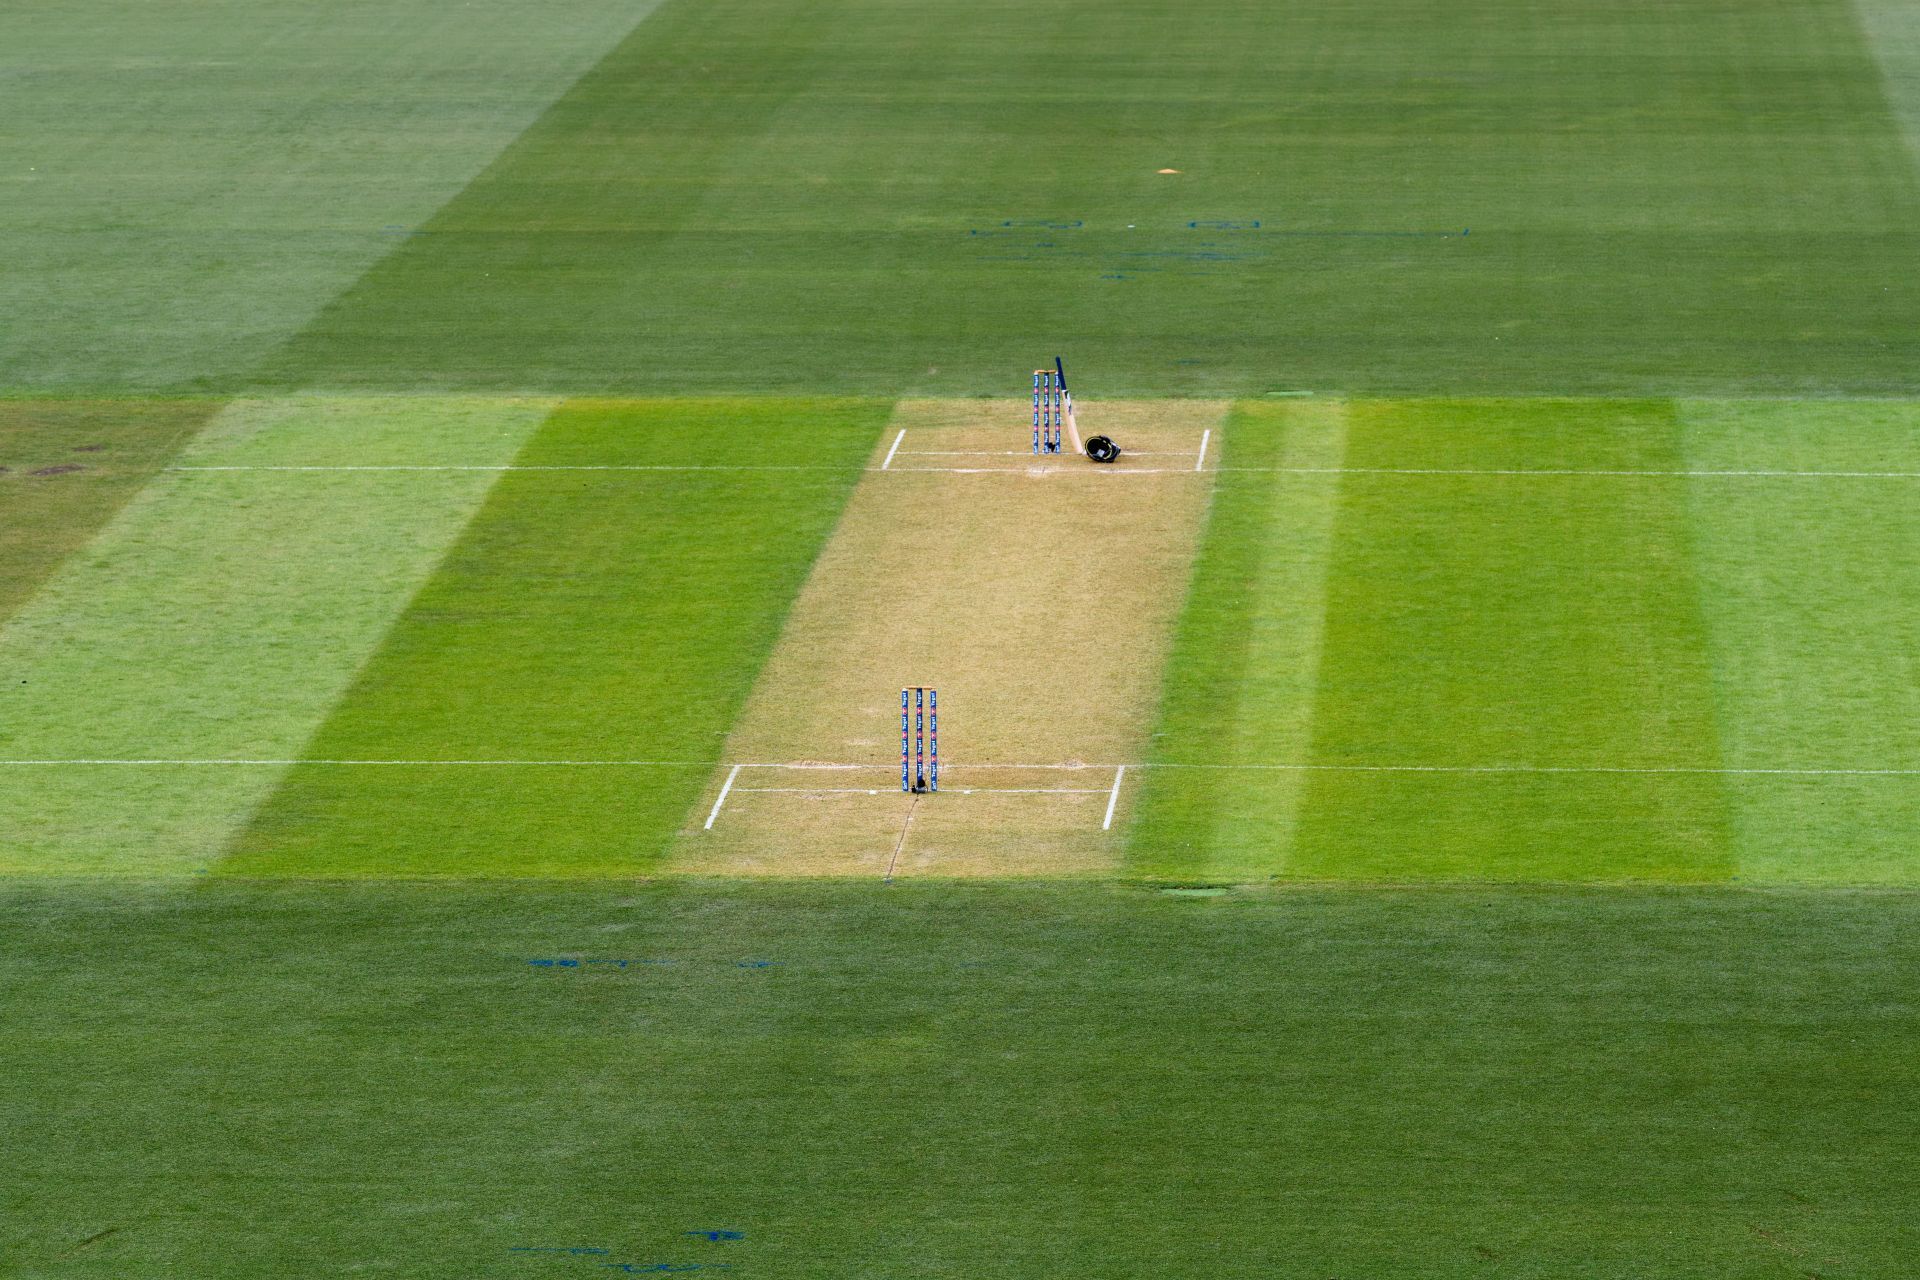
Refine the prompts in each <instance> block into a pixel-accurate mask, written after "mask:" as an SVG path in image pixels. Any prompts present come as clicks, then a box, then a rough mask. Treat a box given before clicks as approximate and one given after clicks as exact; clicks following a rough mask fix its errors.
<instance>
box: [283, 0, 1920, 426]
mask: <svg viewBox="0 0 1920 1280" xmlns="http://www.w3.org/2000/svg"><path fill="white" fill-rule="evenodd" d="M1885 22H1886V23H1887V24H1888V26H1889V28H1890V29H1891V28H1900V29H1902V30H1907V29H1910V28H1911V27H1912V25H1913V21H1912V19H1911V18H1910V17H1902V16H1899V15H1888V16H1886V17H1885ZM1883 43H1890V42H1883ZM1885 83H1886V81H1885V80H1884V79H1883V73H1882V69H1881V66H1880V64H1879V63H1878V62H1876V59H1875V56H1874V51H1873V48H1870V47H1869V45H1868V43H1867V42H1866V40H1865V39H1863V36H1862V32H1861V28H1860V27H1859V25H1858V23H1857V21H1856V17H1855V13H1854V10H1853V8H1852V6H1851V5H1850V3H1849V2H1848V0H1770V2H1768V3H1759V4H1743V5H1727V4H1723V3H1717V2H1708V0H1680V2H1678V3H1673V4H1666V5H1661V6H1658V7H1657V8H1649V7H1643V6H1634V7H1628V8H1622V7H1620V6H1618V5H1613V4H1597V3H1594V4H1572V5H1554V6H1545V7H1543V6H1539V5H1534V4H1528V3H1522V2H1521V0H1495V2H1492V3H1485V4H1478V5H1469V6H1458V5H1455V6H1445V7H1420V6H1408V5H1393V6H1384V5H1380V4H1356V5H1331V4H1326V5H1322V4H1298V5H1285V6H1272V5H1260V4H1244V3H1239V2H1237V0H1222V2H1213V3H1204V4H1182V5H1172V4H1145V5H1137V4H1136V5H1114V4H1111V3H1106V2H1105V0H1073V2H1071V3H1061V4H1053V5H1049V6H1048V8H1047V10H1046V13H1045V14H1044V15H1036V14H1034V13H1033V11H1032V10H1031V8H1030V7H1029V6H1025V5H1017V4H1006V3H995V4H987V5H981V4H968V5H959V4H924V3H904V2H901V0H861V2H859V3H855V2H852V0H838V2H835V3H828V4H805V5H803V4H798V3H789V2H785V0H782V2H781V3H774V4H768V3H765V2H764V0H673V2H671V3H668V4H667V5H665V6H664V7H662V9H661V10H660V11H659V12H658V13H657V14H656V15H655V16H654V17H653V18H652V19H651V20H649V21H648V22H646V23H644V24H642V25H641V26H640V27H638V28H636V29H635V31H634V32H633V34H632V35H631V36H630V37H629V38H628V39H627V40H626V41H625V42H624V43H622V44H621V45H620V46H618V47H617V48H615V49H614V50H612V51H611V52H610V53H609V54H608V55H607V56H606V57H605V59H604V60H603V61H602V62H601V63H600V64H599V65H598V66H597V67H595V68H594V70H593V71H592V72H591V73H590V74H589V75H587V76H585V77H583V78H582V79H581V80H580V81H579V83H578V84H577V85H575V86H574V88H573V89H572V90H571V91H569V92H568V93H567V94H566V95H565V96H564V97H562V98H561V99H560V100H559V101H558V102H556V103H555V105H554V106H553V108H552V109H551V110H550V111H549V112H548V113H547V114H546V115H545V116H543V117H542V118H541V119H540V121H539V122H538V123H536V124H535V125H534V126H533V127H532V128H530V129H529V130H528V131H527V132H526V133H525V134H524V135H523V136H522V137H520V138H519V139H518V140H517V141H516V142H515V144H514V145H513V146H512V147H510V148H508V149H507V150H506V151H504V152H503V153H502V154H501V156H500V157H499V159H498V160H497V161H495V163H494V164H493V165H491V166H490V167H489V168H488V169H487V170H486V172H485V173H483V174H481V175H480V176H479V178H478V179H476V181H475V182H474V183H473V184H472V185H470V186H469V187H467V188H466V190H464V191H463V192H462V193H461V194H460V195H459V196H458V197H457V198H455V199H453V200H452V201H450V202H449V203H448V204H447V205H446V206H445V207H444V208H443V209H441V210H440V211H439V212H438V213H437V214H436V215H435V216H434V217H433V218H432V219H431V220H430V221H428V222H426V223H425V224H424V226H423V227H422V228H421V231H422V234H420V235H418V236H416V237H414V238H412V239H410V240H408V241H406V242H405V243H404V244H403V245H399V246H397V247H396V248H395V249H394V251H393V252H392V253H391V254H389V255H388V256H386V257H385V258H383V259H382V260H381V262H380V263H379V265H378V266H377V267H376V268H375V269H374V270H372V271H370V272H369V273H368V274H367V275H366V276H364V277H363V278H362V279H360V280H359V281H358V282H357V283H356V284H355V285H354V286H353V288H351V289H350V290H348V291H346V292H345V293H344V294H342V295H341V296H340V297H339V298H338V299H337V300H336V301H335V302H333V303H332V304H331V305H330V306H328V307H327V308H326V310H325V311H324V312H323V313H322V314H321V315H320V316H319V317H318V318H317V319H316V320H315V322H314V323H313V324H312V325H311V326H309V327H308V328H307V329H306V330H305V331H303V332H302V333H301V334H300V335H299V336H298V337H297V338H295V339H294V340H292V341H291V342H290V343H289V344H288V345H287V346H286V347H285V348H284V349H283V350H281V351H280V352H278V353H277V354H275V355H274V356H273V358H272V359H270V360H269V361H268V362H267V363H266V365H265V371H264V375H263V376H265V377H267V378H269V379H270V380H272V381H274V382H276V383H279V384H284V385H290V386H304V385H309V384H312V383H316V382H317V383H321V384H329V385H355V386H361V385H372V386H394V385H406V386H411V385H425V386H433V387H474V386H480V387H489V388H493V387H506V388H526V387H536V388H538V387H558V388H561V389H565V390H576V391H577V390H581V389H589V388H599V387H607V388H619V389H635V390H642V391H646V392H664V393H673V392H679V391H685V390H688V389H696V390H699V389H722V390H740V391H764V390H774V391H790V392H801V393H818V392H821V391H834V390H855V391H860V392H864V393H868V394H880V395H889V396H891V395H895V394H900V393H902V392H905V391H918V392H925V393H940V394H946V393H960V394H975V395H978V394H1004V393H1005V391H1006V390H1007V388H1008V386H1009V385H1010V384H1009V382H1008V377H1009V374H1008V372H1007V371H1008V370H1010V369H1011V370H1018V369H1021V368H1030V367H1031V361H1032V360H1033V359H1034V358H1035V353H1036V352H1038V353H1046V352H1051V351H1054V350H1056V349H1065V350H1067V351H1069V353H1070V354H1072V356H1073V358H1074V360H1075V364H1076V368H1077V370H1078V371H1079V376H1080V377H1081V378H1082V379H1083V383H1084V385H1086V386H1089V387H1094V386H1097V387H1099V388H1100V389H1101V390H1102V391H1103V392H1105V393H1107V394H1113V395H1122V394H1124V395H1142V396H1150V395H1159V394H1165V393H1168V392H1174V393H1182V392H1187V393H1203V394H1248V393H1257V392H1259V391H1264V390H1266V389H1269V388H1272V387H1283V388H1288V387H1307V388H1315V389H1321V390H1325V389H1329V388H1331V389H1339V390H1352V389H1369V390H1376V391H1407V390H1417V391H1432V390H1445V391H1473V392H1479V391H1487V390H1491V391H1494V392H1498V393H1508V392H1513V391H1516V390H1524V391H1530V392H1539V393H1546V394H1566V393H1572V392H1604V393H1614V394H1638V393H1642V392H1652V393H1657V394H1671V393H1673V392H1675V391H1678V390H1682V389H1691V390H1698V391H1705V392H1711V393H1714V394H1740V393H1745V392H1753V391H1757V390H1763V389H1764V390H1776V391H1788V392H1804V391H1812V392H1831V391H1842V390H1850V391H1871V392H1902V393H1905V392H1912V391H1913V390H1914V389H1915V388H1916V386H1920V380H1917V379H1916V375H1915V373H1914V370H1915V369H1916V368H1920V339H1917V338H1916V337H1915V334H1916V333H1920V280H1916V279H1915V277H1914V276H1913V273H1911V272H1907V271H1903V270H1900V269H1898V268H1897V267H1895V266H1894V265H1893V264H1896V263H1900V262H1904V261H1907V260H1910V259H1911V258H1912V257H1913V256H1914V254H1915V252H1916V250H1920V182H1916V179H1915V174H1914V170H1913V165H1912V163H1911V160H1912V157H1911V155H1910V153H1909V150H1908V147H1907V138H1908V135H1907V134H1906V132H1905V131H1904V130H1903V121H1904V120H1905V119H1907V117H1906V116H1905V115H1904V114H1902V111H1901V110H1899V109H1896V107H1895V106H1894V105H1892V102H1891V101H1890V99H1889V97H1888V96H1887V94H1886V92H1885V91H1884V85H1885ZM1895 101H1897V100H1895ZM1163 168H1173V169H1178V170H1179V171H1180V172H1179V173H1178V174H1174V175H1163V174H1160V173H1159V172H1158V170H1160V169H1163ZM1255 224H1257V225H1255Z"/></svg>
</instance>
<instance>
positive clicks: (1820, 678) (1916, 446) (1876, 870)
mask: <svg viewBox="0 0 1920 1280" xmlns="http://www.w3.org/2000/svg"><path fill="white" fill-rule="evenodd" d="M1683 413H1684V416H1685V421H1686V425H1687V434H1686V440H1687V450H1688V456H1689V461H1690V462H1691V464H1692V465H1693V466H1695V467H1699V468H1726V469H1756V470H1767V469H1787V470H1856V471H1909V472H1920V405H1914V404H1911V403H1897V404H1892V403H1862V402H1851V403H1807V402H1802V403H1781V402H1724V401H1708V402H1698V401H1696V402H1690V403H1687V404H1686V405H1684V406H1683ZM1688 491H1689V495H1690V502H1691V508H1692V518H1693V523H1694V527H1695V531H1696V532H1695V538H1696V542H1697V545H1698V554H1699V564H1700V580H1701V583H1702V589H1703V599H1704V602H1705V610H1706V618H1707V621H1708V623H1709V626H1710V630H1711V634H1712V638H1713V654H1714V661H1713V671H1714V685H1715V689H1716V692H1717V697H1718V702H1719V712H1718V718H1719V721H1720V725H1721V737H1722V742H1723V745H1724V751H1725V755H1726V762H1727V764H1729V765H1731V766H1737V767H1743V768H1799V769H1857V770H1878V769H1917V768H1920V662H1917V661H1916V658H1915V639H1914V638H1915V637H1916V636H1920V480H1897V479H1895V480H1887V479H1871V478H1840V477H1836V478H1833V479H1818V478H1813V477H1801V478H1779V479H1766V480H1739V479H1721V480H1714V481H1695V482H1692V483H1691V484H1690V485H1689V489H1688ZM1728 793H1729V796H1730V797H1731V800H1732V806H1733V807H1732V813H1733V820H1734V823H1735V829H1736V832H1737V835H1738V847H1739V853H1740V876H1741V878H1742V879H1743V880H1754V881H1795V882H1851V883H1876V882H1877V883H1913V882H1914V881H1916V880H1920V848H1917V847H1916V844H1915V838H1914V837H1915V833H1916V832H1920V777H1916V776H1901V775H1888V774H1872V773H1860V774H1850V775H1849V774H1832V775H1816V776H1783V775H1749V776H1742V777H1736V778H1733V779H1730V780H1729V785H1728Z"/></svg>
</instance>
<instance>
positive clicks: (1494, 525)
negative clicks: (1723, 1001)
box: [1288, 401, 1734, 880]
mask: <svg viewBox="0 0 1920 1280" xmlns="http://www.w3.org/2000/svg"><path fill="white" fill-rule="evenodd" d="M1349 423H1350V425H1349V441H1350V447H1349V452H1348V461H1349V463H1350V464H1352V465H1355V466H1362V467H1365V466H1395V465H1410V466H1427V465H1431V466H1434V467H1437V468H1445V467H1447V466H1449V465H1464V466H1470V467H1471V466H1485V467H1490V468H1498V467H1502V466H1506V465H1519V464H1523V463H1525V464H1531V465H1540V464H1543V463H1550V462H1554V461H1555V460H1564V461H1565V462H1567V463H1569V464H1573V469H1579V467H1581V466H1607V465H1621V466H1625V467H1627V468H1648V469H1654V470H1668V469H1680V468H1681V464H1682V462H1683V459H1684V450H1683V444H1682V441H1681V438H1680V428H1679V424H1678V420H1677V414H1676V412H1675V410H1674V408H1673V406H1672V405H1671V404H1669V403H1666V402H1631V401H1627V402H1617V403H1610V404H1609V403H1597V402H1590V401H1589V402H1563V403H1554V402H1551V401H1480V402H1474V401H1461V402H1438V401H1425V402H1392V403H1389V402H1369V403H1365V404H1361V405H1356V406H1355V407H1354V409H1353V411H1352V414H1351V415H1350V419H1349ZM1687 492H1688V490H1686V489H1683V488H1679V487H1676V486H1672V485H1665V484H1657V483H1649V484H1640V485H1626V484H1622V485H1609V486H1604V487H1595V486H1591V485H1583V484H1580V483H1578V482H1577V481H1574V480H1571V479H1569V480H1566V481H1562V482H1561V483H1559V484H1557V485H1554V484H1542V485H1527V486H1524V487H1516V486H1514V485H1512V484H1510V483H1506V482H1505V481H1502V480H1493V479H1487V478H1482V477H1476V476H1445V475H1440V476H1434V477H1431V478H1429V479H1427V480H1425V481H1424V482H1423V483H1421V484H1419V485H1417V486H1416V485H1409V484H1408V483H1407V482H1406V481H1405V480H1404V479H1402V478H1400V477H1374V476H1366V475H1348V476H1344V477H1342V481H1341V501H1340V519H1339V525H1338V534H1337V537H1336V540H1335V544H1334V545H1335V553H1334V558H1333V562H1332V566H1331V569H1330V572H1329V586H1328V605H1327V610H1328V613H1327V617H1328V621H1327V633H1326V644H1325V655H1326V656H1325V658H1324V660H1323V662H1322V664H1321V668H1320V679H1319V683H1318V689H1317V694H1316V698H1315V704H1314V713H1313V714H1314V740H1313V753H1312V759H1313V761H1314V762H1315V763H1318V764H1329V765H1349V766H1351V765H1362V764H1364V765H1367V766H1370V767H1371V766H1379V765H1390V766H1392V765H1397V766H1402V767H1403V768H1404V767H1405V766H1414V765H1418V766H1430V765H1434V764H1441V765H1456V766H1480V765H1485V764H1489V763H1493V764H1499V763H1502V762H1512V763H1514V764H1524V765H1526V766H1528V767H1529V770H1530V771H1529V772H1525V773H1522V772H1518V771H1515V772H1508V773H1494V772H1467V771H1464V770H1463V771H1461V772H1453V773H1445V774H1442V773H1435V772H1429V771H1426V770H1424V769H1423V770H1419V771H1415V770H1411V769H1408V770H1406V771H1404V772H1397V773H1387V772H1380V771H1368V772H1360V771H1354V770H1350V769H1349V770H1344V771H1334V770H1325V771H1317V772H1314V773H1313V774H1312V775H1311V776H1310V779H1309V782H1308V786H1307V793H1306V800H1305V803H1304V806H1303V810H1302V819H1301V827H1300V835H1299V842H1298V848H1297V850H1296V854H1295V856H1294V858H1293V859H1292V860H1291V861H1290V862H1289V864H1288V870H1289V872H1291V873H1295V874H1299V875H1303V876H1311V877H1329V878H1350V879H1361V880H1367V879H1385V880H1408V879H1424V878H1439V879H1450V878H1460V879H1477V878H1486V879H1498V880H1514V879H1546V880H1582V879H1594V880H1630V879H1677V880H1717V879H1724V878H1726V877H1727V876H1729V875H1731V874H1733V871H1734V863H1733V851H1732V847H1731V846H1732V836H1731V832H1730V829H1729V819H1728V815H1727V810H1726V799H1725V794H1724V792H1725V784H1724V782H1723V780H1722V779H1721V778H1720V777H1719V776H1718V775H1717V774H1715V773H1710V772H1699V773H1695V772H1680V771H1676V772H1671V773H1668V772H1647V773H1638V774H1629V773H1624V772H1622V773H1612V772H1603V770H1612V769H1615V768H1618V767H1620V766H1627V767H1632V768H1641V769H1646V770H1649V771H1657V770H1668V769H1674V770H1690V769H1696V768H1701V767H1703V766H1705V767H1713V766H1716V765H1717V764H1719V763H1720V762H1721V761H1720V745H1719V739H1718V734H1717V731H1716V725H1715V720H1714V714H1713V699H1712V683H1711V680H1712V676H1711V669H1710V667H1711V662H1710V658H1709V654H1708V643H1707V637H1706V624H1705V621H1704V619H1703V618H1702V616H1701V612H1700V605H1699V601H1698V596H1697V592H1698V586H1697V583H1696V579H1695V566H1694V562H1693V546H1692V536H1691V528H1690V525H1689V521H1688V511H1687V507H1686V495H1687ZM1551 766H1564V767H1566V768H1568V770H1569V771H1568V772H1564V773H1550V772H1545V771H1543V770H1544V768H1546V767H1551Z"/></svg>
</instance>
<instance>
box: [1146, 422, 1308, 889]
mask: <svg viewBox="0 0 1920 1280" xmlns="http://www.w3.org/2000/svg"><path fill="white" fill-rule="evenodd" d="M1220 447H1221V452H1220V465H1221V466H1222V467H1223V468H1225V470H1223V471H1222V472H1221V473H1220V475H1219V477H1218V481H1217V487H1216V489H1215V492H1214V496H1213V505H1212V508H1211V510H1210V511H1209V513H1208V517H1207V531H1206V535H1205V540H1204V542H1203V543H1202V546H1201V551H1200V558H1199V562H1198V565H1197V567H1196V568H1195V570H1194V579H1193V585H1192V587H1191V589H1190V592H1189V596H1188V600H1187V606H1186V611H1185V613H1184V614H1183V616H1182V618H1181V622H1180V631H1179V636H1178V638H1177V640H1176V642H1175V648H1174V652H1173V656H1172V659H1171V660H1170V661H1169V663H1168V670H1167V678H1166V687H1165V693H1164V706H1163V708H1162V712H1161V723H1160V726H1159V729H1158V732H1157V733H1156V734H1155V736H1154V748H1153V753H1154V760H1155V761H1156V762H1159V763H1165V764H1202V765H1210V764H1246V763H1260V762H1271V761H1274V760H1279V759H1304V758H1305V756H1306V752H1307V744H1308V742H1309V740H1310V737H1311V728H1312V713H1313V695H1314V688H1315V684H1316V676H1317V674H1318V669H1319V663H1320V645H1321V638H1322V632H1323V629H1324V623H1325V612H1324V608H1323V605H1324V600H1325V591H1326V566H1327V554H1328V549H1329V546H1330V543H1331V541H1332V536H1333V518H1334V511H1335V507H1336V504H1337V499H1338V494H1339V477H1338V476H1337V475H1334V474H1331V473H1330V472H1331V471H1332V470H1334V469H1337V468H1339V466H1340V465H1341V461H1342V459H1343V457H1344V455H1345V451H1346V406H1345V405H1344V404H1343V403H1341V402H1339V401H1331V400H1328V401H1301V402H1289V403H1272V402H1267V403H1258V402H1255V403H1243V404H1239V405H1236V406H1235V407H1234V410H1233V413H1232V415H1231V417H1230V418H1229V419H1228V422H1227V425H1226V428H1225V430H1224V431H1223V432H1222V433H1221V445H1220ZM1239 467H1246V468H1250V470H1246V471H1238V470H1234V468H1239ZM1262 467H1267V468H1272V467H1294V468H1302V469H1307V471H1308V472H1311V469H1316V468H1319V469H1326V470H1323V471H1322V472H1321V473H1320V474H1312V473H1302V474H1287V473H1283V472H1276V471H1272V470H1265V471H1263V470H1258V468H1262ZM1142 779H1143V782H1142V785H1143V787H1144V790H1143V792H1142V795H1141V798H1140V806H1139V808H1138V809H1137V810H1136V817H1135V820H1134V823H1133V826H1132V829H1131V831H1130V832H1129V840H1128V853H1127V865H1128V870H1129V871H1130V872H1131V873H1133V874H1136V875H1148V876H1158V877H1171V878H1195V879H1221V880H1235V881H1247V880H1260V879H1265V878H1267V877H1270V876H1273V875H1276V874H1278V873H1279V872H1280V871H1281V870H1282V869H1283V868H1284V866H1285V863H1286V857H1287V852H1288V850H1289V849H1290V848H1291V846H1292V843H1293V834H1294V824H1295V820H1296V817H1297V815H1298V810H1299V803H1300V796H1301V794H1302V791H1303V790H1304V788H1305V785H1306V782H1305V778H1304V776H1303V775H1301V774H1298V773H1284V772H1242V771H1229V770H1218V769H1208V768H1200V769H1191V768H1181V769H1166V768H1162V769H1149V770H1146V771H1144V772H1143V774H1142Z"/></svg>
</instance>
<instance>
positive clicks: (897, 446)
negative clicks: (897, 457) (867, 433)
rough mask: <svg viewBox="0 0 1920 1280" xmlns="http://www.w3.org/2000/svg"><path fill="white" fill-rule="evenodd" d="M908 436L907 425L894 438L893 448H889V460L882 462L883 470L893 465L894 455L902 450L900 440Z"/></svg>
mask: <svg viewBox="0 0 1920 1280" xmlns="http://www.w3.org/2000/svg"><path fill="white" fill-rule="evenodd" d="M906 438H907V429H906V428H905V427H902V428H900V434H899V435H897V436H895V437H894V438H893V448H891V449H889V450H887V460H886V461H885V462H883V463H881V464H880V469H881V470H882V471H885V470H886V469H887V468H888V467H890V466H892V465H893V455H894V454H896V453H898V452H900V442H901V441H902V440H905V439H906Z"/></svg>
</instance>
